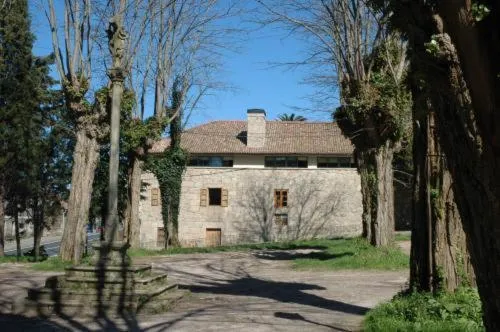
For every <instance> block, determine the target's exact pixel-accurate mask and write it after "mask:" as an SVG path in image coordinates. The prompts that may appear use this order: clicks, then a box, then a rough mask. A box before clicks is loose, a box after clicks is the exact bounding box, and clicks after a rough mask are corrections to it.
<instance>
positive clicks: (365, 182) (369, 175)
mask: <svg viewBox="0 0 500 332" xmlns="http://www.w3.org/2000/svg"><path fill="white" fill-rule="evenodd" d="M371 159H372V158H371V156H370V155H369V154H368V153H366V152H359V153H357V162H358V171H359V175H360V178H361V193H362V203H363V214H362V222H363V238H365V239H367V240H368V241H370V242H371V240H372V215H373V213H372V209H373V204H372V200H373V197H374V195H373V181H374V176H375V174H374V171H373V163H372V162H371Z"/></svg>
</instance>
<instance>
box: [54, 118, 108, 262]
mask: <svg viewBox="0 0 500 332" xmlns="http://www.w3.org/2000/svg"><path fill="white" fill-rule="evenodd" d="M98 157H99V143H98V141H97V138H96V137H95V135H91V134H90V133H89V131H88V130H87V128H85V127H80V128H79V129H78V131H77V133H76V143H75V151H74V153H73V169H72V176H71V191H70V195H69V200H68V216H67V217H68V219H67V221H66V226H65V227H64V232H63V236H62V240H61V247H60V251H59V255H60V257H61V259H63V260H68V261H73V262H74V263H78V262H79V261H80V259H81V257H82V255H83V252H84V246H85V225H86V224H87V223H88V219H89V208H90V198H91V193H92V184H93V182H94V173H95V169H96V167H97V163H98Z"/></svg>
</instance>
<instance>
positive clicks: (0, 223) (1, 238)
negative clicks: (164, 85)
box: [0, 179, 5, 257]
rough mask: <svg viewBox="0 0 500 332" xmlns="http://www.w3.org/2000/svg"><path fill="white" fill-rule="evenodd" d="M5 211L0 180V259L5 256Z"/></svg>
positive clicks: (0, 180) (2, 187) (0, 181)
mask: <svg viewBox="0 0 500 332" xmlns="http://www.w3.org/2000/svg"><path fill="white" fill-rule="evenodd" d="M4 249H5V209H4V185H3V179H0V257H3V256H4V255H5V252H4Z"/></svg>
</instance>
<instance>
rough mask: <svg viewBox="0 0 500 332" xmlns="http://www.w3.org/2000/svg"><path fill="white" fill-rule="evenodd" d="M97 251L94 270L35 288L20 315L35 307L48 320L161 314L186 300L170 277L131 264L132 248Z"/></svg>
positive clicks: (85, 268)
mask: <svg viewBox="0 0 500 332" xmlns="http://www.w3.org/2000/svg"><path fill="white" fill-rule="evenodd" d="M94 249H95V251H94V257H93V258H92V260H91V261H92V265H79V266H72V267H69V268H66V271H65V274H64V275H61V276H54V277H50V278H48V279H47V280H46V282H45V287H42V288H33V289H29V290H28V298H27V299H26V301H24V303H23V304H22V305H21V306H19V305H18V308H14V311H17V312H20V311H26V309H30V308H31V309H35V310H36V313H37V314H38V315H42V316H46V315H50V314H61V315H69V316H82V315H83V316H87V315H90V316H106V315H120V314H122V313H124V312H128V313H139V312H145V313H158V312H163V311H165V310H168V308H169V307H171V306H172V305H173V303H174V302H175V301H176V300H178V299H179V298H181V297H182V296H183V294H184V292H183V291H181V290H178V289H177V285H175V284H170V285H169V284H168V283H167V274H166V273H159V272H153V271H152V268H151V265H131V262H130V258H129V257H128V255H127V253H126V251H127V249H128V245H127V244H123V243H114V244H113V245H111V246H106V245H105V244H98V245H95V246H94ZM103 254H105V256H102V255H103ZM103 257H105V259H103Z"/></svg>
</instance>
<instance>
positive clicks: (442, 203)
mask: <svg viewBox="0 0 500 332" xmlns="http://www.w3.org/2000/svg"><path fill="white" fill-rule="evenodd" d="M417 113H419V112H415V116H417ZM417 120H418V121H415V125H414V147H413V151H414V167H415V172H414V174H415V178H414V179H415V181H414V207H413V212H414V213H413V223H412V225H413V226H412V249H411V260H410V262H411V263H410V286H411V288H414V289H417V290H421V291H432V292H434V293H436V292H438V291H441V290H447V291H455V290H456V289H457V288H458V287H459V286H460V285H474V284H475V277H474V272H473V270H472V265H471V261H470V256H469V252H468V250H467V243H466V235H465V232H464V231H463V227H462V221H461V219H460V215H459V213H458V208H457V205H456V203H455V199H454V193H453V187H452V180H451V174H450V172H449V170H448V169H447V165H446V158H445V157H444V154H443V152H442V149H441V146H440V143H439V139H438V135H437V124H436V122H435V117H434V113H433V112H431V111H429V112H427V115H424V116H423V117H422V116H421V117H420V118H417ZM417 123H418V125H417Z"/></svg>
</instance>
